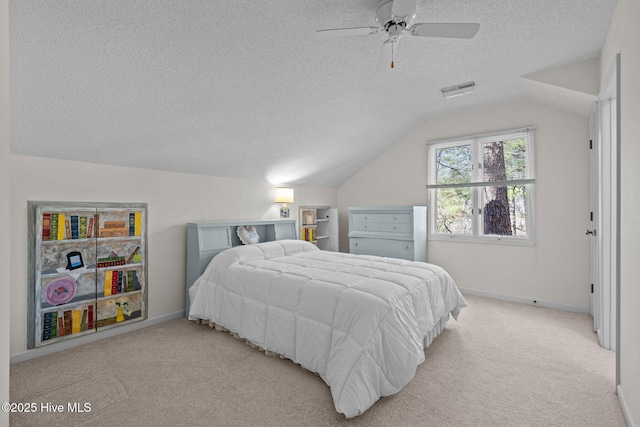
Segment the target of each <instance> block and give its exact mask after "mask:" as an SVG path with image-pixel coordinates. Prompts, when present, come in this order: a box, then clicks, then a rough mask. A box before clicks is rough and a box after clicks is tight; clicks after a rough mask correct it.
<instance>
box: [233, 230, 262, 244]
mask: <svg viewBox="0 0 640 427" xmlns="http://www.w3.org/2000/svg"><path fill="white" fill-rule="evenodd" d="M236 233H237V234H238V237H239V238H240V241H241V242H242V244H243V245H252V244H254V243H258V242H259V241H260V236H258V230H256V228H255V227H254V226H253V225H246V226H240V227H238V229H237V230H236Z"/></svg>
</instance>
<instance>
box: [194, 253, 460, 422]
mask: <svg viewBox="0 0 640 427" xmlns="http://www.w3.org/2000/svg"><path fill="white" fill-rule="evenodd" d="M190 297H191V310H190V312H189V319H206V320H209V321H211V322H214V323H216V324H219V325H221V326H224V327H225V328H228V329H229V330H231V331H233V332H235V333H237V334H238V335H240V336H242V337H243V338H245V339H247V340H249V341H251V342H253V343H254V344H256V345H258V346H260V347H262V348H264V349H266V350H270V351H272V352H275V353H279V354H282V355H284V356H286V357H287V358H289V359H291V360H293V361H294V362H297V363H299V364H300V365H302V366H303V367H305V368H306V369H308V370H310V371H313V372H317V373H318V374H319V375H320V376H321V377H322V378H323V379H324V381H325V382H326V383H327V384H328V385H329V386H330V388H331V395H332V397H333V401H334V404H335V407H336V410H337V411H338V412H340V413H342V414H344V415H345V416H346V417H347V418H349V417H354V416H356V415H360V414H362V413H363V412H364V411H366V410H367V409H368V408H369V407H370V406H371V405H373V404H374V403H375V402H376V401H377V400H378V399H379V398H380V396H387V395H391V394H393V393H396V392H398V391H400V390H401V389H402V387H404V385H405V384H407V383H408V382H409V381H410V380H411V379H412V378H413V376H414V375H415V372H416V368H417V366H418V365H419V364H420V363H422V362H423V361H424V360H425V359H424V347H426V346H428V345H429V344H430V343H431V340H432V339H433V338H434V337H435V336H436V335H437V334H438V333H439V332H440V331H441V330H442V328H443V327H444V323H445V322H446V320H447V319H448V317H449V313H451V314H452V315H453V317H454V318H457V316H458V313H459V311H460V309H461V308H462V307H465V306H466V302H465V300H464V298H463V297H462V295H461V294H460V292H459V291H458V288H457V287H456V285H455V284H454V282H453V280H452V279H451V277H450V276H449V274H447V272H445V271H444V270H443V269H442V268H440V267H437V266H435V265H431V264H426V263H421V262H411V261H404V260H400V259H393V258H381V257H374V256H363V255H351V254H345V253H339V252H328V251H321V250H318V248H317V247H315V246H314V245H312V244H310V243H308V242H304V241H301V240H280V241H276V242H267V243H260V244H257V245H250V246H238V247H235V248H232V249H229V250H226V251H224V252H222V253H220V254H218V255H217V256H216V257H214V258H213V260H212V261H211V263H210V264H209V266H208V267H207V269H206V271H205V273H204V274H203V275H202V276H201V277H200V278H199V279H198V280H197V281H196V282H195V284H194V285H193V286H192V287H191V289H190Z"/></svg>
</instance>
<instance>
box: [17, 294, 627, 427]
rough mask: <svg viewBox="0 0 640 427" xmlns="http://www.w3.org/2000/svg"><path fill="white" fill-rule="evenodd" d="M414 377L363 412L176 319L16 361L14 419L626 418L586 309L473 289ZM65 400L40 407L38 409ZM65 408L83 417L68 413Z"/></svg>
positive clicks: (534, 421) (217, 422) (537, 422)
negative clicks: (18, 405)
mask: <svg viewBox="0 0 640 427" xmlns="http://www.w3.org/2000/svg"><path fill="white" fill-rule="evenodd" d="M467 301H468V302H469V307H467V308H465V309H464V310H463V311H462V314H461V316H460V319H459V321H458V322H456V321H454V320H451V321H450V322H449V323H448V324H447V328H446V329H445V331H444V332H443V333H442V335H441V336H440V337H439V338H438V339H436V341H435V342H434V343H433V345H432V346H431V347H430V348H428V349H427V350H426V362H425V363H423V364H422V365H420V366H419V367H418V372H417V374H416V377H415V378H414V379H413V380H412V381H411V382H410V383H409V384H408V385H407V386H406V387H405V388H404V389H403V390H402V391H401V392H400V393H397V394H396V395H394V396H389V397H384V398H382V399H381V400H379V401H378V402H377V403H376V404H375V405H374V406H373V407H372V408H371V409H369V410H368V411H367V412H365V413H364V414H363V415H361V416H360V417H356V418H354V419H351V420H346V419H345V418H344V417H343V416H342V415H340V414H338V413H336V411H335V408H334V407H333V402H332V400H331V395H330V392H329V388H328V386H327V385H326V384H325V383H324V382H323V381H322V379H321V378H320V377H318V376H316V375H314V374H312V373H310V372H308V371H306V370H304V369H302V368H300V367H299V366H296V365H294V364H293V363H292V362H291V361H289V360H282V359H277V358H271V357H266V356H265V355H264V353H261V352H259V351H258V350H255V349H252V348H250V347H248V346H247V345H245V343H244V342H243V341H240V340H237V339H234V338H232V337H231V336H230V335H229V334H228V333H224V332H217V331H215V330H211V329H209V328H208V327H206V326H202V325H196V324H195V323H192V322H189V321H187V320H186V319H177V320H173V321H169V322H166V323H163V324H160V325H155V326H151V327H149V328H145V329H141V330H138V331H135V332H131V333H127V334H123V335H120V336H117V337H113V338H109V339H105V340H101V341H99V342H95V343H92V344H87V345H84V346H81V347H77V348H74V349H71V350H66V351H63V352H59V353H56V354H53V355H48V356H43V357H40V358H38V359H33V360H30V361H27V362H23V363H19V364H16V365H13V366H11V400H12V401H13V402H33V403H36V405H37V408H38V409H37V412H36V413H30V414H12V416H11V418H10V420H11V425H12V426H44V425H47V426H57V425H61V426H82V425H87V426H108V427H114V426H236V425H237V426H335V425H361V426H427V425H428V426H561V425H562V426H598V427H602V426H608V427H611V426H624V425H625V421H624V417H623V415H622V411H621V409H620V405H619V403H618V400H617V397H616V395H615V386H614V382H615V355H614V353H612V352H609V351H607V350H603V349H602V348H600V347H599V346H598V344H597V341H596V337H595V335H594V334H593V332H592V331H591V329H592V319H591V317H589V316H587V315H583V314H576V313H570V312H563V311H558V310H551V309H546V308H541V307H534V306H526V305H520V304H514V303H509V302H504V301H496V300H490V299H486V298H479V297H473V296H468V297H467ZM47 403H51V404H54V405H63V407H64V411H63V412H55V413H52V412H49V413H46V412H43V411H42V410H41V409H42V408H41V405H43V404H44V405H45V406H46V404H47ZM68 403H72V404H73V403H77V404H78V405H77V407H80V408H83V409H85V408H84V403H89V404H90V409H91V411H90V412H86V411H85V412H82V413H78V412H76V413H70V412H69V410H68V409H69V408H68Z"/></svg>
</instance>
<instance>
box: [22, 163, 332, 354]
mask: <svg viewBox="0 0 640 427" xmlns="http://www.w3.org/2000/svg"><path fill="white" fill-rule="evenodd" d="M10 159H11V166H10V171H11V177H10V182H11V215H12V216H11V238H10V240H11V248H12V249H11V281H10V283H11V354H12V355H16V354H21V357H23V356H22V355H23V354H24V352H26V351H27V347H26V343H27V328H26V318H27V288H26V283H27V269H28V268H29V267H28V266H27V201H28V200H53V201H87V202H96V201H100V202H143V203H144V202H146V203H148V211H147V214H148V218H147V225H148V229H147V238H148V314H149V318H150V319H154V318H160V317H163V316H167V315H172V314H175V313H178V312H180V311H181V310H184V287H185V271H186V270H185V268H186V224H187V222H193V221H203V220H234V219H271V218H278V217H279V215H280V213H279V205H276V204H275V203H274V202H273V200H274V196H275V185H272V184H270V183H268V182H266V181H253V180H242V179H231V178H219V177H211V176H205V175H191V174H182V173H174V172H161V171H155V170H145V169H135V168H125V167H117V166H108V165H96V164H91V163H83V162H72V161H66V160H53V159H46V158H38V157H28V156H18V155H11V157H10ZM294 188H295V200H296V203H295V204H291V205H290V207H291V212H292V217H293V218H295V217H297V206H298V205H302V204H314V205H315V204H326V205H331V206H335V205H336V197H337V190H336V189H335V188H328V187H302V186H294ZM70 341H72V340H70ZM70 341H67V342H70Z"/></svg>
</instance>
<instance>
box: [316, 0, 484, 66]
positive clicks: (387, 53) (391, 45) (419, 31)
mask: <svg viewBox="0 0 640 427" xmlns="http://www.w3.org/2000/svg"><path fill="white" fill-rule="evenodd" d="M415 17H416V4H415V0H383V1H382V3H380V5H379V6H378V9H377V10H376V23H378V26H377V27H352V28H335V29H327V30H318V31H316V36H317V37H319V38H330V37H348V36H363V35H370V34H377V33H379V32H381V31H385V32H387V33H388V34H389V38H388V39H387V41H385V42H384V44H383V45H382V52H381V53H380V59H379V61H378V69H379V70H384V69H387V68H389V67H390V68H394V60H393V55H394V51H395V49H396V47H397V44H398V41H399V40H400V37H402V35H403V34H404V33H408V34H409V35H412V36H418V37H447V38H458V39H471V38H473V37H474V36H475V35H476V33H477V32H478V29H480V24H472V23H456V24H454V23H417V24H413V25H412V23H413V20H414V19H415Z"/></svg>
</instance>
